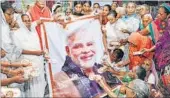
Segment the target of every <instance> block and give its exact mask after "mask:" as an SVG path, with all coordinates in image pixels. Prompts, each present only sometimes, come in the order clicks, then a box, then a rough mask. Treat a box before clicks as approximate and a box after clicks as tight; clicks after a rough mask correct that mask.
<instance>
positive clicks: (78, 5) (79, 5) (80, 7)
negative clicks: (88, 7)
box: [75, 4, 82, 13]
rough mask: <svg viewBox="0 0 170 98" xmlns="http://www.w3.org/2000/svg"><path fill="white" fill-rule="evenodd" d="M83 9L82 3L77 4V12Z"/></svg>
mask: <svg viewBox="0 0 170 98" xmlns="http://www.w3.org/2000/svg"><path fill="white" fill-rule="evenodd" d="M81 11H82V5H81V4H77V5H76V6H75V12H76V13H81Z"/></svg>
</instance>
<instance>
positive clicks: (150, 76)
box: [147, 73, 155, 84]
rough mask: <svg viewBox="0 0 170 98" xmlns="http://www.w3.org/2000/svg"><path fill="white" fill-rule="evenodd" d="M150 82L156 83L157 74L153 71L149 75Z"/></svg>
mask: <svg viewBox="0 0 170 98" xmlns="http://www.w3.org/2000/svg"><path fill="white" fill-rule="evenodd" d="M147 82H148V83H149V84H155V76H154V74H153V73H151V74H150V75H149V77H148V81H147Z"/></svg>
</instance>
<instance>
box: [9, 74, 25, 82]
mask: <svg viewBox="0 0 170 98" xmlns="http://www.w3.org/2000/svg"><path fill="white" fill-rule="evenodd" d="M12 78H13V82H16V83H23V82H25V79H24V76H22V75H17V76H14V77H12Z"/></svg>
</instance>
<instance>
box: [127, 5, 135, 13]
mask: <svg viewBox="0 0 170 98" xmlns="http://www.w3.org/2000/svg"><path fill="white" fill-rule="evenodd" d="M135 10H136V6H135V4H134V3H129V4H128V5H127V7H126V11H127V14H128V15H132V14H134V13H135Z"/></svg>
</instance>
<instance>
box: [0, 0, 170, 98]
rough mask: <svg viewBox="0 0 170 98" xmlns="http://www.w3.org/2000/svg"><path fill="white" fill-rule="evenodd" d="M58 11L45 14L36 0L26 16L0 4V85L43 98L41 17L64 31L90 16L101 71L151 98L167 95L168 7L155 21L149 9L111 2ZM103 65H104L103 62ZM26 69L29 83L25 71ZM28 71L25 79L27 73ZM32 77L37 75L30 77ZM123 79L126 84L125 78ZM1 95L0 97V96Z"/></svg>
mask: <svg viewBox="0 0 170 98" xmlns="http://www.w3.org/2000/svg"><path fill="white" fill-rule="evenodd" d="M72 5H73V6H74V7H73V8H72V6H71V5H70V7H68V8H66V10H63V6H62V4H61V3H57V4H54V6H53V7H52V9H51V11H50V9H49V8H48V7H46V6H45V0H36V2H35V5H33V6H30V7H29V8H28V9H27V11H26V13H23V12H22V11H21V10H19V9H17V8H16V7H14V6H12V4H11V3H9V2H8V1H5V2H1V12H0V13H1V14H0V15H1V29H2V30H1V35H2V37H1V86H8V87H9V88H10V87H11V88H12V87H18V88H20V90H21V92H22V95H21V97H44V96H48V90H49V89H48V86H47V85H48V84H47V80H46V70H45V67H44V63H43V62H45V61H46V60H48V57H46V55H45V54H46V52H45V51H44V50H43V45H42V38H41V30H40V29H41V28H40V24H42V20H41V19H42V18H49V19H52V20H54V21H56V22H57V23H59V24H60V26H61V28H63V29H66V27H67V26H66V24H67V23H69V22H71V21H74V20H77V19H79V18H82V17H86V18H87V17H91V16H92V17H94V18H95V19H98V20H99V21H100V24H101V30H102V33H103V43H101V44H103V45H104V51H103V52H104V54H105V55H107V56H108V57H109V58H110V59H109V60H110V62H111V63H109V64H111V66H112V67H109V68H104V69H102V70H107V71H109V72H111V73H112V74H114V75H116V76H117V77H119V78H120V79H122V81H123V80H124V81H125V82H126V81H128V82H130V81H132V80H133V79H135V78H138V79H140V80H142V81H145V82H146V84H148V86H149V91H148V92H149V95H148V97H149V96H150V97H151V98H153V97H155V98H158V97H166V96H170V93H169V92H170V5H169V4H168V3H163V4H161V5H160V7H159V9H158V12H157V16H156V17H155V18H153V17H152V15H151V14H150V13H151V12H150V6H148V5H146V4H143V5H136V4H135V3H134V2H128V3H127V4H126V5H125V6H123V5H119V4H118V3H117V2H111V4H106V5H104V6H101V5H100V4H99V3H95V2H93V4H92V2H91V1H73V2H72ZM103 65H108V63H107V62H105V63H104V64H103ZM29 67H32V68H33V71H35V70H36V71H37V73H35V74H33V75H32V77H31V79H30V76H31V75H28V76H29V77H28V78H29V79H28V78H27V77H26V73H25V71H24V69H25V68H29ZM29 73H30V72H28V73H27V74H29ZM36 74H38V76H36ZM127 76H129V78H131V80H128V79H127ZM1 96H4V95H1Z"/></svg>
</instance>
